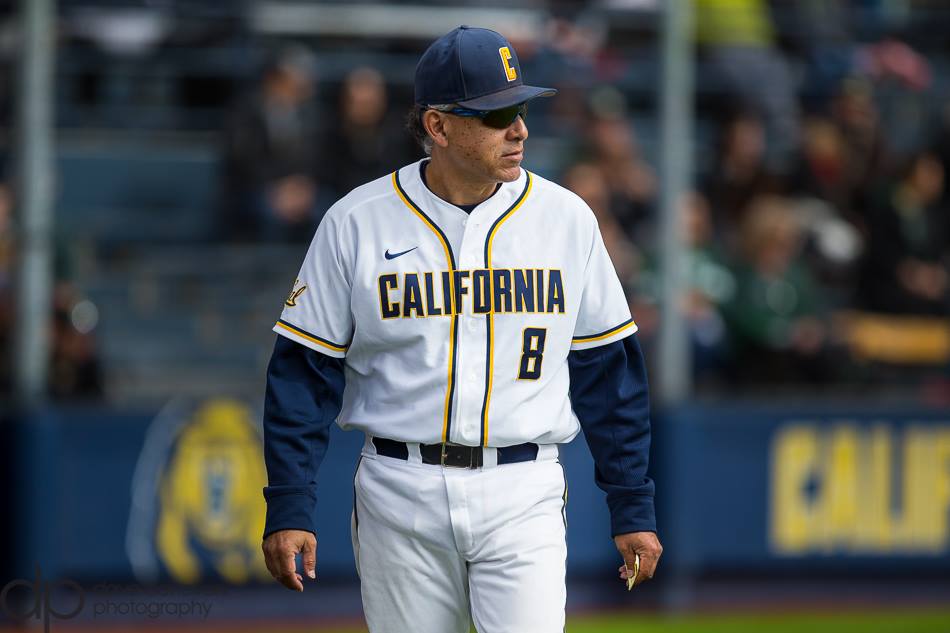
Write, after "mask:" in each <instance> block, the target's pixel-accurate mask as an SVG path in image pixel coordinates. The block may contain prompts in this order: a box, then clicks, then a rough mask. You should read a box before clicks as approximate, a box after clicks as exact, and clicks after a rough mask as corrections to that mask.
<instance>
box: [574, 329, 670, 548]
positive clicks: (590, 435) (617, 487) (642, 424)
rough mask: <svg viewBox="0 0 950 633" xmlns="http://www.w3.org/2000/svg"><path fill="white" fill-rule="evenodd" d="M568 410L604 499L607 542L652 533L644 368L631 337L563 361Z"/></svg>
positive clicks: (648, 410)
mask: <svg viewBox="0 0 950 633" xmlns="http://www.w3.org/2000/svg"><path fill="white" fill-rule="evenodd" d="M568 367H569V369H570V375H571V405H572V407H573V409H574V413H575V414H576V415H577V417H578V419H579V420H580V423H581V428H582V429H583V430H584V437H585V438H586V439H587V445H588V446H589V447H590V452H591V455H592V456H593V458H594V479H595V481H596V483H597V485H598V486H599V487H600V488H601V489H602V490H603V491H604V492H606V493H607V506H608V507H609V508H610V531H611V535H612V536H617V535H618V534H626V533H628V532H655V531H656V513H655V511H654V507H653V492H654V486H653V481H652V480H651V479H650V478H649V477H647V466H648V465H649V455H650V401H649V394H648V390H647V375H646V366H645V364H644V362H643V353H642V352H641V350H640V343H639V342H638V341H637V337H636V335H635V334H634V335H631V336H628V337H626V338H624V339H623V340H620V341H616V342H614V343H609V344H607V345H602V346H600V347H595V348H592V349H584V350H575V351H573V352H571V353H570V354H569V355H568Z"/></svg>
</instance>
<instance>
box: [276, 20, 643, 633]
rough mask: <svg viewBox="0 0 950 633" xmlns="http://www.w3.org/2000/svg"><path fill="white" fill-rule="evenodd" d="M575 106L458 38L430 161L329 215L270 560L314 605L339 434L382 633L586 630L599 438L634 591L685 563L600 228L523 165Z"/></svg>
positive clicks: (280, 328)
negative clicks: (586, 510) (676, 552)
mask: <svg viewBox="0 0 950 633" xmlns="http://www.w3.org/2000/svg"><path fill="white" fill-rule="evenodd" d="M554 93H555V91H554V90H552V89H549V88H539V87H534V86H528V85H525V84H524V83H523V80H522V73H521V66H520V64H519V62H518V57H517V55H516V54H515V50H514V48H512V46H511V44H509V43H508V42H507V41H506V40H505V38H504V37H502V36H501V35H499V34H498V33H496V32H494V31H489V30H486V29H479V28H472V27H466V26H462V27H459V28H457V29H455V30H453V31H452V32H450V33H448V34H447V35H445V36H443V37H441V38H439V39H438V40H436V41H435V42H434V43H433V44H432V45H431V46H430V47H429V49H428V50H427V51H426V52H425V54H424V55H423V56H422V59H421V60H420V61H419V65H418V67H417V68H416V78H415V107H414V110H413V113H412V115H411V121H410V127H412V128H413V129H414V130H415V131H416V135H417V136H418V137H419V138H420V140H421V141H422V142H423V144H424V146H425V147H426V149H427V153H428V154H429V157H428V158H426V159H424V160H421V161H419V162H416V163H413V164H411V165H407V166H405V167H403V168H401V169H399V170H398V171H396V172H394V173H392V174H390V175H388V176H385V177H383V178H379V179H378V180H375V181H373V182H370V183H368V184H366V185H363V186H361V187H358V188H356V189H355V190H353V191H352V192H350V193H349V194H347V195H346V196H345V197H344V198H342V199H341V200H340V201H339V202H337V203H336V204H335V205H334V206H333V207H332V208H331V209H330V210H329V211H328V212H327V214H326V217H325V218H324V219H323V222H322V223H321V224H320V227H319V228H318V229H317V232H316V235H315V236H314V238H313V242H312V244H311V246H310V249H309V251H308V252H307V256H306V258H305V260H304V262H303V266H302V267H301V270H300V273H299V275H298V278H297V280H296V283H295V285H294V287H293V290H292V291H291V294H290V296H289V297H288V299H287V301H286V302H285V306H284V311H283V313H282V314H281V317H280V320H279V321H278V322H277V325H276V326H275V327H274V330H275V331H276V332H277V333H278V334H279V336H278V337H277V343H276V345H275V348H274V352H273V357H272V359H271V362H270V366H269V368H268V375H267V378H268V380H267V394H266V401H265V413H264V431H265V459H266V463H267V473H268V478H269V485H268V487H267V488H265V489H264V496H265V498H266V499H267V523H266V528H265V532H264V544H263V549H264V554H265V558H266V562H267V566H268V569H269V570H270V571H271V573H272V574H273V575H274V577H275V578H277V579H278V580H279V581H280V582H281V583H282V584H284V585H285V586H287V587H288V588H291V589H296V590H298V591H302V590H303V576H304V575H306V576H308V577H310V578H314V577H315V575H314V567H315V560H316V537H315V528H314V511H315V506H316V493H315V488H316V480H317V469H318V467H319V465H320V462H321V460H322V458H323V455H324V454H325V452H326V449H327V440H328V437H329V427H330V425H331V424H332V423H333V422H334V420H335V421H336V422H337V423H338V424H339V425H340V426H341V427H342V428H344V429H359V430H360V431H363V433H365V435H366V441H365V445H364V448H363V452H362V458H361V460H360V463H359V466H358V468H357V472H356V479H355V492H356V503H355V507H354V511H353V521H352V527H353V549H354V553H355V555H356V564H357V569H358V572H359V575H360V579H361V586H362V596H363V606H364V612H365V615H366V620H367V623H368V625H369V629H370V631H372V632H373V633H383V632H385V633H410V632H411V633H466V632H467V631H468V630H469V626H470V622H472V621H474V624H475V627H476V628H477V629H478V630H479V631H480V632H481V633H515V632H516V633H531V632H538V633H554V632H555V631H557V632H560V631H563V629H564V604H565V580H564V576H565V559H566V543H565V522H564V507H565V504H566V503H567V489H566V484H565V480H564V475H563V471H562V468H561V465H560V463H559V462H558V448H557V446H558V444H561V443H563V442H569V441H571V440H572V439H573V438H574V437H575V436H576V435H577V434H578V432H580V431H581V430H583V431H584V435H585V437H586V439H587V442H588V444H589V446H590V449H591V452H592V454H593V457H594V461H595V463H596V471H595V477H596V482H597V484H598V485H599V486H600V487H601V488H602V489H604V490H605V491H606V493H607V503H608V506H609V509H610V517H611V530H612V535H613V537H614V541H615V543H616V545H617V549H618V550H619V552H620V554H621V557H622V559H623V562H624V565H622V566H621V568H620V576H621V578H622V579H623V580H625V581H627V583H628V587H629V586H632V584H635V583H639V582H641V581H643V580H645V579H648V578H650V577H652V575H653V573H654V570H655V568H656V564H657V561H658V559H659V556H660V553H661V551H662V548H661V546H660V543H659V541H658V540H657V537H656V533H655V531H656V524H655V518H654V508H653V482H652V481H651V480H650V479H649V478H648V477H647V475H646V471H647V461H648V452H649V444H650V422H649V405H648V400H647V382H646V374H645V371H644V364H643V358H642V355H641V352H640V347H639V345H638V343H637V338H636V335H635V332H636V329H637V327H636V325H635V324H634V322H633V319H632V318H631V316H630V311H629V308H628V304H627V300H626V298H625V297H624V294H623V291H622V289H621V285H620V282H619V280H618V279H617V274H616V273H615V271H614V268H613V266H612V265H611V262H610V259H609V257H608V255H607V252H606V250H605V248H604V244H603V240H602V239H601V235H600V231H599V230H598V227H597V222H596V221H595V219H594V215H593V213H592V212H591V211H590V209H589V208H588V207H587V206H586V205H585V204H584V203H583V202H582V201H581V199H580V198H578V197H577V196H575V195H574V194H573V193H571V192H570V191H567V190H566V189H563V188H562V187H560V186H558V185H556V184H554V183H552V182H550V181H548V180H545V179H543V178H541V177H539V176H537V175H535V174H532V173H529V172H527V171H525V170H524V169H522V168H521V161H522V158H523V156H524V149H525V141H526V139H527V138H528V128H527V126H526V123H525V117H526V115H527V104H528V102H529V101H531V100H532V99H534V98H537V97H548V96H551V95H553V94H554ZM297 553H301V554H302V559H303V572H302V573H300V574H298V573H297V570H296V569H295V565H294V556H295V555H296V554H297Z"/></svg>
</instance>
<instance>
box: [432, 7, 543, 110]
mask: <svg viewBox="0 0 950 633" xmlns="http://www.w3.org/2000/svg"><path fill="white" fill-rule="evenodd" d="M556 93H557V90H555V89H554V88H540V87H538V86H526V85H525V84H524V82H523V80H522V75H521V64H520V63H519V62H518V55H516V54H515V49H514V47H513V46H512V45H511V44H510V43H509V42H508V40H506V39H505V38H504V37H503V36H502V35H501V34H500V33H496V32H495V31H492V30H489V29H480V28H475V27H472V26H464V25H463V26H460V27H458V28H457V29H454V30H452V31H450V32H449V33H447V34H445V35H443V36H442V37H440V38H439V39H437V40H436V41H435V42H433V43H432V45H431V46H429V48H428V49H426V52H425V53H423V54H422V58H421V59H420V60H419V64H418V65H417V66H416V103H417V104H418V105H422V106H429V105H444V104H450V103H456V104H458V105H460V106H462V107H464V108H470V109H472V110H498V109H500V108H507V107H508V106H512V105H516V104H519V103H524V102H525V101H529V100H531V99H534V98H536V97H550V96H552V95H554V94H556Z"/></svg>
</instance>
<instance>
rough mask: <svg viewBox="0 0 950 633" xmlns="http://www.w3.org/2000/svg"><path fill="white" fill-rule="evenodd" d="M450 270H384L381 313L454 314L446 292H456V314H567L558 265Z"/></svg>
mask: <svg viewBox="0 0 950 633" xmlns="http://www.w3.org/2000/svg"><path fill="white" fill-rule="evenodd" d="M452 272H454V274H452ZM452 272H450V271H447V270H443V271H441V272H422V273H418V272H410V273H386V274H383V275H380V276H379V279H378V281H377V287H378V288H379V309H380V316H382V318H383V319H395V318H399V317H404V318H405V317H435V316H445V315H451V314H453V311H452V306H450V305H449V302H448V301H446V298H447V297H453V296H454V297H455V301H454V304H453V305H454V308H455V312H454V313H455V314H464V313H471V314H488V313H495V314H499V313H508V312H529V313H530V312H540V313H548V314H551V313H560V314H564V282H563V281H562V278H561V271H560V270H558V269H541V268H513V269H512V268H493V269H491V270H489V269H487V268H477V269H475V270H456V271H452ZM453 288H454V292H453Z"/></svg>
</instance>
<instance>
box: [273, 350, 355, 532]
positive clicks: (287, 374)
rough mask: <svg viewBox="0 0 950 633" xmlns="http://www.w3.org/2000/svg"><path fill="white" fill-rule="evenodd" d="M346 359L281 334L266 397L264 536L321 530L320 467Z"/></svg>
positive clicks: (336, 412) (340, 396)
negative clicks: (318, 507)
mask: <svg viewBox="0 0 950 633" xmlns="http://www.w3.org/2000/svg"><path fill="white" fill-rule="evenodd" d="M343 363H344V361H343V359H341V358H333V357H332V356H327V355H326V354H321V353H320V352H317V351H314V350H312V349H310V348H309V347H306V346H304V345H301V344H300V343H296V342H294V341H291V340H290V339H288V338H286V337H284V336H280V335H278V336H277V342H276V343H275V344H274V353H273V355H272V356H271V360H270V364H269V365H268V367H267V391H266V394H265V397H264V464H265V465H266V467H267V481H268V486H267V487H266V488H264V498H265V499H266V500H267V518H266V521H265V524H264V537H267V535H269V534H271V533H272V532H277V531H278V530H290V529H293V530H307V531H308V532H313V533H315V534H316V526H315V523H314V511H315V509H316V504H317V493H316V487H317V469H318V468H319V467H320V463H321V462H322V461H323V457H324V455H326V452H327V446H328V445H329V442H330V425H331V424H333V422H334V420H336V417H337V415H339V413H340V406H341V404H342V401H343V387H344V376H343Z"/></svg>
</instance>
